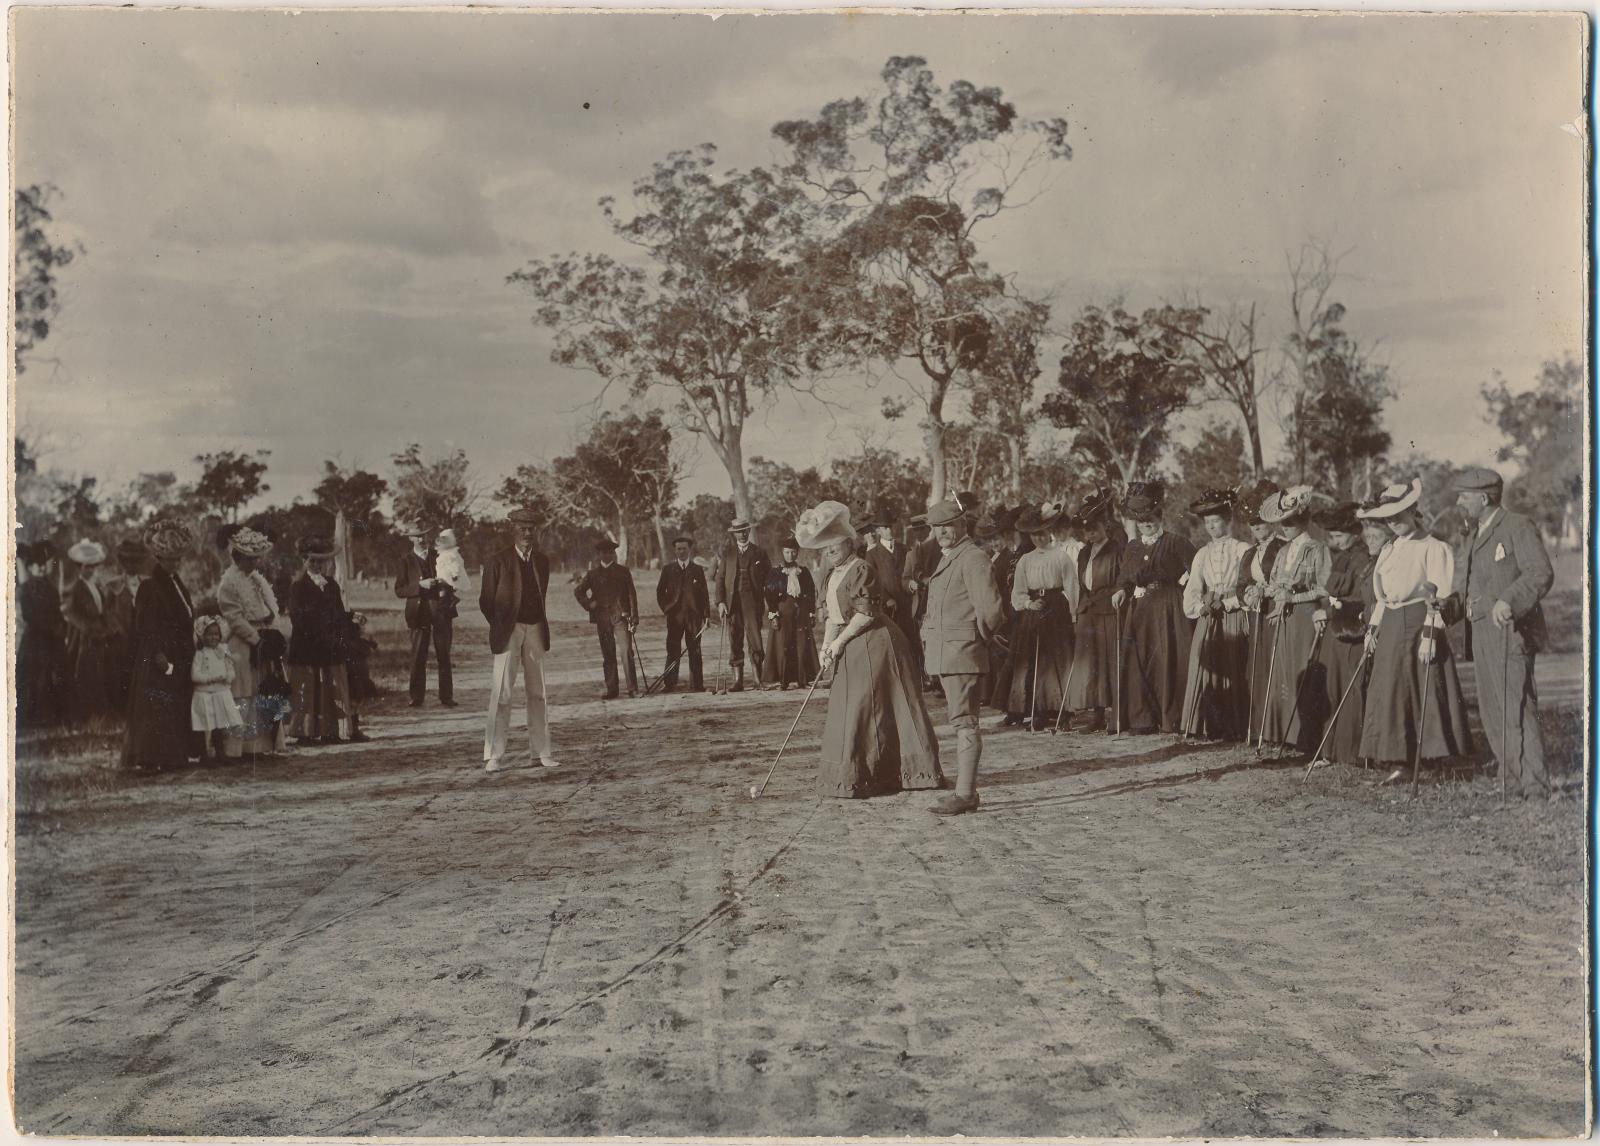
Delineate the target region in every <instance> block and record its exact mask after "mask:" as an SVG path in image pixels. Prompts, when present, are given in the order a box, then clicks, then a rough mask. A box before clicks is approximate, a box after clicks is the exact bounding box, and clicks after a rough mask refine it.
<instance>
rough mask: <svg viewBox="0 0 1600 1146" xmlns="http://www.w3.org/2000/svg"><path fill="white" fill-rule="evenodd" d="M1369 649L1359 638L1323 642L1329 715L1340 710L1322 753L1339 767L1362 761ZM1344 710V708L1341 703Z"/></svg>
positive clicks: (1328, 637) (1322, 653) (1331, 639)
mask: <svg viewBox="0 0 1600 1146" xmlns="http://www.w3.org/2000/svg"><path fill="white" fill-rule="evenodd" d="M1364 648H1365V646H1364V645H1363V643H1362V642H1361V640H1360V639H1359V638H1358V639H1356V640H1353V641H1347V640H1339V639H1337V638H1335V637H1332V636H1325V637H1323V638H1322V651H1321V653H1320V654H1319V655H1320V656H1321V658H1322V667H1323V671H1324V672H1325V673H1326V674H1327V688H1328V713H1329V716H1330V718H1331V716H1332V714H1333V711H1334V710H1335V709H1338V712H1339V719H1338V720H1337V721H1335V722H1334V725H1333V727H1332V729H1328V728H1326V727H1324V729H1323V735H1325V736H1326V737H1327V738H1328V745H1327V747H1326V748H1324V749H1323V750H1322V756H1323V758H1324V759H1326V760H1332V761H1334V762H1335V763H1338V764H1354V763H1356V762H1358V761H1359V760H1360V759H1361V722H1362V717H1363V715H1364V714H1365V712H1366V688H1365V687H1364V686H1363V685H1364V682H1363V681H1361V680H1360V679H1359V678H1360V677H1362V676H1364V675H1365V674H1366V668H1365V666H1364V665H1363V663H1362V652H1363V650H1364ZM1341 701H1342V702H1343V704H1344V707H1343V708H1340V707H1339V705H1340V702H1341Z"/></svg>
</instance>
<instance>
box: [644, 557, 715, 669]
mask: <svg viewBox="0 0 1600 1146" xmlns="http://www.w3.org/2000/svg"><path fill="white" fill-rule="evenodd" d="M672 551H673V559H672V560H671V561H669V562H667V563H666V564H665V565H663V566H662V567H661V580H660V581H659V582H658V583H657V584H656V604H657V605H658V606H660V608H661V612H662V613H663V614H664V615H665V616H666V618H667V665H668V668H667V671H666V675H665V676H663V677H662V679H661V691H662V692H671V691H672V690H673V689H675V688H677V687H678V662H679V661H680V660H681V659H682V658H683V655H684V654H683V646H684V643H685V642H687V643H688V646H689V652H688V655H689V691H690V692H704V691H705V687H706V686H705V678H704V676H703V674H702V666H701V662H700V630H701V628H702V627H703V626H704V625H705V623H706V619H707V618H708V617H710V616H711V595H710V590H709V589H707V587H706V571H705V570H704V569H702V568H701V567H700V566H699V565H698V564H697V563H696V562H695V561H694V560H693V558H692V557H691V556H690V555H691V554H692V553H693V552H694V542H693V541H692V540H690V539H689V538H687V537H680V538H678V539H677V540H676V541H674V542H673V543H672Z"/></svg>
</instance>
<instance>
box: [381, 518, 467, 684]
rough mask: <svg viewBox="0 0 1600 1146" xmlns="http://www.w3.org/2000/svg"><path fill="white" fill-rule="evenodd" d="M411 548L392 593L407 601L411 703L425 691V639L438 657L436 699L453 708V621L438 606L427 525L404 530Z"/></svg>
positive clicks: (440, 591) (438, 592)
mask: <svg viewBox="0 0 1600 1146" xmlns="http://www.w3.org/2000/svg"><path fill="white" fill-rule="evenodd" d="M406 536H407V537H409V538H410V539H411V552H410V553H407V554H406V555H405V556H404V557H402V558H401V559H400V575H399V576H398V577H396V578H395V582H394V595H395V596H396V597H400V598H402V599H403V600H404V601H405V603H406V628H407V629H409V630H410V631H411V707H412V708H420V707H421V705H422V698H423V696H424V695H425V694H426V693H427V691H428V642H429V640H430V639H431V640H432V642H433V647H434V655H435V656H437V657H438V659H439V703H440V704H442V705H444V706H445V707H446V708H454V707H455V706H456V702H455V696H454V694H455V689H454V688H453V687H452V681H451V676H450V643H451V635H452V631H453V628H454V625H453V623H452V621H451V619H450V618H449V617H447V616H445V615H444V613H445V611H444V610H443V609H441V608H440V601H439V599H440V597H441V596H442V595H443V593H444V587H443V584H442V583H441V582H440V581H439V578H438V574H437V573H436V572H435V569H434V562H435V560H437V556H438V555H437V554H436V553H435V552H434V549H433V546H432V545H430V544H428V538H429V536H431V535H430V533H429V531H428V529H427V527H426V526H422V525H415V526H412V527H411V528H409V529H407V530H406Z"/></svg>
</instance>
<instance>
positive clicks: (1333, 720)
mask: <svg viewBox="0 0 1600 1146" xmlns="http://www.w3.org/2000/svg"><path fill="white" fill-rule="evenodd" d="M1371 655H1372V653H1371V652H1370V651H1369V650H1368V649H1366V648H1365V647H1363V648H1362V650H1361V659H1360V660H1359V661H1357V662H1356V671H1355V672H1353V673H1351V674H1350V683H1349V684H1347V685H1345V686H1344V695H1343V696H1341V697H1340V698H1339V703H1338V705H1337V706H1335V708H1334V710H1333V715H1332V716H1331V717H1329V718H1328V727H1327V729H1326V730H1324V732H1323V733H1322V743H1320V744H1318V745H1317V750H1316V751H1315V752H1313V753H1312V754H1311V763H1309V764H1307V765H1306V774H1305V775H1304V776H1302V777H1301V778H1300V783H1302V784H1304V783H1305V782H1306V781H1307V780H1309V779H1311V770H1312V769H1313V768H1315V767H1316V766H1317V765H1318V764H1326V763H1327V761H1326V760H1323V759H1322V750H1323V749H1324V748H1326V747H1327V746H1328V738H1329V737H1330V736H1332V735H1333V729H1334V726H1335V725H1337V724H1338V723H1339V714H1340V713H1341V712H1343V711H1344V702H1345V701H1347V700H1349V699H1350V692H1351V690H1352V689H1354V688H1355V686H1356V685H1357V684H1358V683H1359V682H1360V680H1361V670H1362V669H1364V668H1365V667H1366V664H1367V658H1368V657H1370V656H1371ZM1365 764H1366V761H1365V760H1364V759H1363V761H1362V766H1363V767H1365Z"/></svg>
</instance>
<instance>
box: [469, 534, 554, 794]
mask: <svg viewBox="0 0 1600 1146" xmlns="http://www.w3.org/2000/svg"><path fill="white" fill-rule="evenodd" d="M507 520H509V521H510V522H511V524H512V526H513V527H514V528H515V529H516V538H517V540H516V545H514V546H513V547H512V548H510V549H503V550H501V551H500V552H499V553H496V554H495V555H494V556H493V557H491V558H489V560H488V562H486V563H485V564H484V567H483V585H482V588H481V590H480V591H479V593H478V607H479V609H481V610H482V612H483V616H484V619H485V620H487V621H488V622H489V651H490V652H492V653H494V675H493V677H492V678H491V679H490V682H489V723H488V727H487V728H486V729H485V731H484V736H483V769H484V771H485V772H498V771H500V769H501V766H502V764H501V762H502V759H503V758H504V756H505V753H506V740H507V739H508V737H509V735H510V732H511V697H512V689H514V688H515V687H516V683H517V670H518V669H519V668H520V669H521V670H522V677H523V690H524V693H525V695H526V698H527V705H528V749H529V754H530V756H531V757H532V758H533V760H534V761H535V762H537V763H538V764H539V765H541V766H543V767H545V768H559V767H561V765H560V763H559V762H558V761H557V760H556V759H555V758H554V757H553V756H551V755H550V724H549V719H548V714H547V712H546V706H545V695H544V657H545V654H546V653H548V652H549V651H550V622H549V620H548V619H547V616H546V613H545V590H546V589H547V588H548V587H549V585H550V558H548V557H546V556H545V555H544V554H543V553H541V552H540V551H539V549H538V538H539V515H538V514H537V513H535V512H534V511H533V510H531V509H518V510H513V511H512V513H511V514H510V516H509V517H508V518H507Z"/></svg>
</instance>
